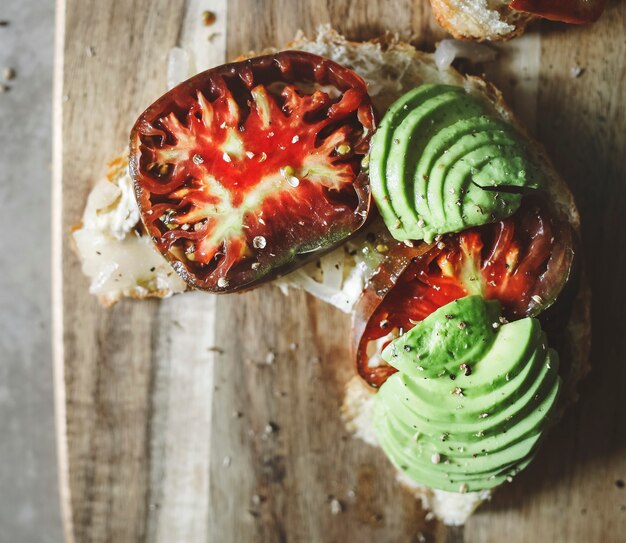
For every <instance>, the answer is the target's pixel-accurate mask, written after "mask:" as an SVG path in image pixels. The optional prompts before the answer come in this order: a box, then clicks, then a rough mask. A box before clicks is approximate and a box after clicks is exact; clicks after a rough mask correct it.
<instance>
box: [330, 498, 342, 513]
mask: <svg viewBox="0 0 626 543" xmlns="http://www.w3.org/2000/svg"><path fill="white" fill-rule="evenodd" d="M342 511H343V506H342V505H341V502H340V501H339V500H338V499H337V498H333V499H331V500H330V512H331V513H332V514H333V515H338V514H339V513H341V512H342Z"/></svg>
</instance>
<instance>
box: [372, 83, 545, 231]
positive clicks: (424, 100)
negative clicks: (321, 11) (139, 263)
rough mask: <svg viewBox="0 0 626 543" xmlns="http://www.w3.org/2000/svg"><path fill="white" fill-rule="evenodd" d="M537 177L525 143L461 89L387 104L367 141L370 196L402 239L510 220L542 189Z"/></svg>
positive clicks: (429, 88) (439, 88)
mask: <svg viewBox="0 0 626 543" xmlns="http://www.w3.org/2000/svg"><path fill="white" fill-rule="evenodd" d="M479 149H482V151H479ZM541 172H542V169H541V167H540V165H539V164H538V163H537V158H536V157H535V156H534V155H533V154H532V153H530V152H529V150H528V147H527V142H526V141H525V139H524V137H523V136H522V135H521V134H520V133H519V132H518V131H517V130H516V129H515V128H514V127H513V126H511V125H510V124H508V123H506V122H504V121H503V120H502V119H500V118H499V117H498V116H497V114H496V113H495V112H494V111H493V110H492V108H491V106H490V104H488V103H487V102H486V101H484V100H483V99H481V98H478V97H477V96H473V95H471V94H469V93H468V92H467V91H465V89H464V88H462V87H454V86H450V85H423V86H420V87H417V88H416V89H414V90H413V91H410V92H409V93H407V94H406V95H405V96H403V97H401V98H400V99H399V100H398V102H396V103H395V104H393V105H392V106H391V108H390V109H389V111H388V112H387V114H386V115H385V116H384V117H383V120H382V122H381V126H380V128H379V130H378V132H377V133H376V134H375V135H374V137H373V138H372V145H371V151H370V181H371V188H372V195H373V197H374V200H375V202H376V204H377V206H378V208H379V210H380V212H381V215H382V217H383V219H384V221H385V224H386V225H387V227H388V228H389V230H390V232H391V233H392V235H393V236H394V237H395V238H396V239H398V240H400V241H405V240H410V239H425V240H426V241H432V239H433V238H434V237H436V236H437V235H441V234H446V233H451V232H457V231H460V230H464V229H466V228H468V227H471V226H479V225H482V224H486V223H488V222H493V221H495V220H499V219H501V218H505V217H508V216H510V215H511V214H513V213H514V212H515V211H516V210H517V208H518V207H519V204H520V201H521V195H520V194H521V193H522V192H523V191H530V190H540V189H541V188H542V187H543V184H544V179H543V175H542V173H541ZM499 187H502V188H506V189H507V190H506V191H498V188H499ZM512 187H513V188H515V189H516V191H511V190H510V189H511V188H512ZM513 192H517V193H513Z"/></svg>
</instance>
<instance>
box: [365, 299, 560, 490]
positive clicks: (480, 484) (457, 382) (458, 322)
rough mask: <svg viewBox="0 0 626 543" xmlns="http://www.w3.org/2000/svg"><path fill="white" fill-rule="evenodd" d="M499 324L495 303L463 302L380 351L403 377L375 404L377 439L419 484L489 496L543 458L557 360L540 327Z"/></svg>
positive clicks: (393, 381) (442, 310) (529, 322)
mask: <svg viewBox="0 0 626 543" xmlns="http://www.w3.org/2000/svg"><path fill="white" fill-rule="evenodd" d="M499 317H500V307H499V304H498V303H497V302H488V301H486V300H484V299H483V298H482V297H481V296H468V297H466V298H461V299H459V300H456V301H454V302H451V303H450V304H448V305H446V306H444V307H442V308H440V309H438V310H437V311H435V312H434V313H432V314H431V315H430V316H429V317H427V318H426V319H424V320H423V321H422V322H420V323H418V324H417V325H416V326H415V327H414V328H413V329H411V330H410V331H408V332H407V333H406V334H404V335H402V336H401V337H400V338H398V339H396V340H394V341H393V342H392V343H391V344H390V345H389V346H388V347H387V348H386V349H385V350H384V351H383V358H384V359H385V360H386V361H388V362H389V363H390V364H392V365H393V366H394V367H396V368H397V369H398V370H399V372H398V373H396V374H394V375H392V376H391V377H389V379H388V380H387V381H386V382H385V383H384V384H383V386H382V387H381V388H380V390H379V392H378V394H377V395H376V398H375V400H374V427H375V431H376V435H377V437H378V439H379V442H380V444H381V447H382V448H383V450H384V451H385V452H386V453H387V455H388V456H389V457H390V458H391V460H392V462H393V463H394V464H395V465H396V466H398V467H399V468H400V469H402V470H403V471H404V472H405V473H406V474H407V475H408V476H409V477H411V478H412V479H414V480H415V481H417V482H418V483H421V484H425V485H428V486H430V487H433V488H440V489H443V490H448V491H453V492H454V491H459V490H460V488H461V487H460V485H461V484H462V485H464V486H463V489H466V490H470V491H475V490H482V489H485V488H491V487H493V486H496V485H497V484H499V482H502V481H503V480H504V479H506V478H507V477H510V476H513V475H514V474H515V473H517V472H518V471H519V470H520V469H522V468H523V467H524V466H525V465H527V464H528V463H529V462H530V460H531V459H532V457H533V456H534V454H535V452H536V449H537V447H538V444H539V442H540V439H541V437H542V435H543V433H544V430H545V428H546V427H547V425H548V423H549V421H550V415H551V413H552V412H553V410H554V406H555V404H556V401H557V398H558V392H559V388H560V378H559V377H558V357H557V356H556V353H555V352H554V351H553V350H551V349H549V348H548V347H547V345H546V337H545V334H544V333H543V332H542V331H541V327H540V325H539V322H538V321H537V320H536V319H531V318H526V319H521V320H518V321H515V322H513V323H508V324H500V320H499ZM426 352H427V353H428V357H427V358H428V360H427V362H424V359H423V358H422V359H421V358H420V354H423V353H426ZM420 364H423V365H420ZM461 364H464V366H463V367H461ZM468 368H470V369H471V371H469V372H468V371H466V370H467V369H468Z"/></svg>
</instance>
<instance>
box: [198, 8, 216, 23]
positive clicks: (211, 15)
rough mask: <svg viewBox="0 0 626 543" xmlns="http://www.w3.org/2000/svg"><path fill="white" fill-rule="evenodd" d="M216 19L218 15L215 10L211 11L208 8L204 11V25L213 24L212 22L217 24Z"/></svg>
mask: <svg viewBox="0 0 626 543" xmlns="http://www.w3.org/2000/svg"><path fill="white" fill-rule="evenodd" d="M216 20H217V15H215V12H214V11H210V10H208V9H207V10H205V11H203V12H202V24H203V25H204V26H211V25H212V24H215V21H216Z"/></svg>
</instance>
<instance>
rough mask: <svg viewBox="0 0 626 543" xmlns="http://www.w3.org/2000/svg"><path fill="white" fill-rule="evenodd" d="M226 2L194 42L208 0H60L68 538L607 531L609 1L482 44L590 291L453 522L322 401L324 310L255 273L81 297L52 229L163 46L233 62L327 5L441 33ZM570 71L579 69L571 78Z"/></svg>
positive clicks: (159, 62) (427, 21) (336, 352)
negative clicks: (171, 292) (573, 241)
mask: <svg viewBox="0 0 626 543" xmlns="http://www.w3.org/2000/svg"><path fill="white" fill-rule="evenodd" d="M213 4H216V2H213ZM216 5H218V6H221V7H220V9H222V7H223V6H225V5H226V2H225V0H224V1H223V3H222V2H221V1H220V2H217V4H216ZM227 5H228V9H227V12H226V13H225V17H226V18H225V20H224V21H223V22H224V23H225V26H224V27H219V29H220V31H219V36H217V37H215V38H214V40H217V41H214V42H211V43H209V42H208V41H205V40H206V34H204V35H198V34H194V31H193V27H194V20H195V19H194V18H195V17H197V16H198V15H199V10H201V9H211V7H212V6H211V5H207V6H204V5H203V3H202V2H201V1H199V0H189V1H187V2H185V1H184V0H150V1H148V0H124V1H122V0H117V1H114V2H108V3H102V2H97V1H96V0H65V1H64V2H61V3H60V4H59V10H62V16H60V17H59V19H60V21H64V24H60V26H63V27H64V29H65V34H64V37H63V36H62V37H61V38H59V51H58V53H59V54H60V55H61V57H62V58H63V60H64V66H63V65H62V64H60V63H59V64H60V68H59V69H60V73H59V74H58V80H57V92H56V102H57V103H56V104H55V107H56V109H57V117H56V122H57V126H56V135H57V142H56V145H57V149H56V152H55V155H56V158H57V160H56V164H55V169H56V172H55V179H56V187H55V195H56V196H55V198H56V200H57V202H56V203H57V209H56V211H55V213H56V217H57V221H56V225H55V229H56V230H55V239H56V243H57V246H56V247H55V255H56V257H55V258H56V263H57V268H58V269H57V270H56V273H57V274H59V273H60V275H58V277H59V280H58V281H56V282H55V286H56V292H55V303H56V306H55V316H56V320H57V323H56V337H55V340H56V354H57V360H56V363H57V374H58V376H59V379H58V381H59V383H58V384H59V389H60V390H59V391H58V395H59V398H60V400H59V401H61V402H62V404H63V407H64V408H65V410H63V409H60V410H59V411H58V413H59V415H60V416H61V417H62V419H61V421H60V425H59V428H60V438H59V439H60V440H61V441H62V443H63V445H62V446H61V447H60V450H61V455H62V458H61V467H62V473H61V479H62V480H63V481H64V488H65V494H64V496H65V497H66V505H67V513H66V518H65V521H66V525H67V527H68V532H69V534H70V539H72V537H73V540H74V541H76V542H79V543H82V542H92V541H93V542H114V543H125V542H133V543H134V542H143V541H149V542H163V543H171V542H179V541H181V542H185V543H193V542H205V541H206V542H209V541H210V542H220V543H222V542H225V543H228V542H237V543H240V542H241V543H246V542H255V543H256V542H272V543H273V542H276V541H288V542H300V541H303V542H304V541H306V542H320V543H329V542H352V541H377V542H396V541H402V542H404V541H407V542H418V541H424V540H425V541H435V542H443V541H449V542H453V541H454V542H461V541H468V542H478V541H480V542H489V541H494V542H495V541H502V540H503V534H506V539H507V541H510V542H511V543H513V542H518V541H519V542H522V541H524V542H526V541H558V542H566V541H567V542H578V541H580V542H583V541H585V542H587V541H606V542H609V543H611V542H618V541H621V540H623V534H624V532H625V529H626V489H620V488H618V487H617V486H616V484H615V481H616V480H618V479H626V460H625V458H626V455H624V449H625V445H626V424H625V423H624V420H626V400H625V399H624V395H623V394H622V393H621V387H622V386H623V383H624V382H625V380H626V370H625V369H624V366H625V364H624V363H625V362H626V335H625V334H623V326H624V323H625V322H626V315H625V310H624V308H625V307H626V295H625V294H624V289H623V288H622V285H621V281H620V278H621V273H620V270H623V269H624V266H626V261H625V260H626V255H625V252H624V247H626V243H625V242H626V240H625V238H624V236H625V235H626V234H624V232H626V215H625V214H624V213H623V209H625V208H626V201H625V199H626V162H625V161H624V155H625V153H626V136H625V134H626V112H625V110H624V107H625V106H624V99H625V98H626V84H625V77H626V75H625V58H626V44H625V42H624V39H625V38H624V37H625V36H626V4H624V3H623V2H621V3H619V2H615V3H613V4H612V5H611V6H610V7H609V10H608V12H607V14H605V16H604V17H603V18H602V19H601V21H600V22H599V23H598V24H596V25H594V26H590V27H586V28H573V27H561V26H558V25H552V24H545V25H538V27H536V29H535V31H533V32H532V33H531V34H529V35H528V36H526V37H524V38H523V39H522V40H519V41H516V42H513V43H512V44H508V45H503V46H499V48H500V50H501V62H500V63H499V64H498V65H497V66H495V67H490V68H489V75H490V77H492V78H493V79H494V80H495V82H496V83H497V84H498V85H499V86H501V87H502V88H503V89H504V91H505V95H506V96H507V98H508V99H509V100H510V102H511V103H512V105H513V108H514V109H515V110H516V111H518V112H519V113H521V115H522V117H523V118H524V119H525V120H526V122H527V124H529V125H530V128H531V130H533V131H534V132H535V133H537V134H538V136H539V138H540V139H541V140H542V141H543V142H544V143H545V144H546V145H547V147H548V149H549V151H550V153H551V154H552V156H553V157H554V158H555V160H556V162H557V165H558V166H559V168H560V169H561V170H562V171H563V173H564V174H566V178H567V179H568V180H569V181H570V183H571V186H572V188H573V190H574V192H575V193H576V196H577V197H578V201H579V204H580V207H581V211H582V215H583V221H584V231H583V245H584V249H585V254H586V259H587V264H588V269H589V270H590V275H591V280H592V284H593V286H594V294H595V300H596V303H595V305H594V314H593V317H594V334H595V342H594V350H593V362H594V365H595V371H594V373H593V375H592V377H591V378H590V379H589V380H588V381H587V382H586V383H585V384H584V385H583V387H582V389H581V392H582V398H581V402H580V403H579V404H578V406H576V407H575V408H574V409H573V410H571V411H570V413H569V414H568V415H567V417H566V419H565V420H564V421H563V423H562V424H561V425H560V426H559V427H558V428H557V430H556V431H555V432H554V433H553V435H552V436H551V437H550V438H549V439H548V442H547V443H546V446H545V447H544V449H543V451H542V453H541V454H540V456H539V457H538V459H537V460H536V461H535V462H534V464H533V465H532V466H531V467H530V468H529V469H528V470H527V471H526V472H525V473H523V474H522V475H520V476H519V477H518V478H517V479H516V481H515V483H514V484H513V485H510V486H506V487H505V488H503V489H502V490H500V491H499V492H498V493H497V494H496V495H495V497H494V499H493V501H492V502H491V503H490V504H488V505H486V506H483V508H481V510H480V511H479V512H478V513H477V514H476V515H475V516H474V517H473V518H472V519H471V520H470V522H469V523H468V525H467V526H466V527H465V529H460V528H456V529H447V528H445V527H443V526H441V525H440V524H438V523H437V522H434V521H426V520H425V513H424V512H423V511H422V510H421V508H420V506H419V504H418V503H416V501H415V500H414V499H413V498H412V497H411V496H409V495H408V494H407V493H406V492H404V491H402V490H401V489H400V488H399V487H398V485H397V484H396V483H395V481H394V478H393V470H392V468H391V466H390V465H389V463H388V462H387V461H386V459H385V458H384V456H383V454H382V453H381V452H380V451H377V450H374V449H372V448H370V447H368V446H366V445H364V444H363V443H361V442H359V441H356V440H354V439H352V438H351V437H350V436H348V435H347V434H346V432H345V430H344V428H343V425H342V423H341V421H340V420H339V414H338V411H339V406H340V404H341V401H342V396H343V386H344V383H345V382H346V381H347V379H348V378H349V377H350V376H351V375H352V368H351V365H350V363H349V360H348V354H347V346H348V341H347V339H348V334H349V320H348V318H347V317H346V316H345V315H343V314H341V313H339V312H338V311H336V310H334V309H333V308H331V307H329V306H327V305H325V304H323V303H322V302H319V301H316V300H314V299H312V298H311V297H309V296H306V295H304V294H302V293H292V294H290V296H289V297H288V298H287V297H285V296H283V295H282V294H281V293H280V292H279V291H278V290H277V289H275V288H273V287H263V288H261V289H258V290H256V291H254V292H251V293H247V294H241V295H234V296H230V297H219V298H214V297H211V296H207V295H202V294H199V293H198V294H191V295H189V294H185V295H182V296H177V297H175V298H172V299H169V300H165V301H162V302H156V301H149V302H129V301H125V302H122V303H119V304H118V305H116V306H115V307H114V308H113V309H111V310H108V311H107V310H103V309H101V308H100V307H99V306H98V304H97V302H96V300H95V299H94V298H93V297H92V296H90V295H89V294H88V292H87V289H88V284H87V280H86V279H85V278H84V277H83V275H82V273H81V271H80V266H79V263H78V260H77V258H76V257H75V256H74V254H73V252H72V249H71V246H70V241H69V237H68V235H67V232H68V230H69V228H70V227H71V226H72V225H73V224H76V223H77V222H78V221H79V220H80V216H81V214H82V209H83V206H84V203H85V199H86V196H87V193H88V191H89V189H90V187H91V185H92V183H93V181H94V180H95V178H96V177H97V175H98V174H99V173H101V172H102V170H103V165H104V164H105V163H106V161H107V160H109V159H110V158H111V156H112V155H114V154H115V153H117V152H119V150H121V149H122V148H123V146H124V145H125V142H126V139H127V134H128V129H129V127H130V124H131V123H132V121H133V120H134V119H135V118H136V117H137V115H138V114H139V113H140V112H141V111H142V110H143V109H144V108H145V106H146V105H147V104H149V103H150V102H151V101H152V100H154V99H155V98H156V97H158V96H159V95H160V94H161V93H162V92H163V90H164V84H165V77H164V72H165V58H166V55H167V51H168V50H169V48H170V47H172V46H174V45H177V44H181V43H184V44H185V45H187V46H188V44H190V43H195V44H196V46H195V47H196V50H198V45H199V44H201V43H202V41H205V43H206V47H207V49H206V56H205V57H204V60H203V59H202V58H200V57H199V58H198V66H205V65H206V64H207V63H210V62H218V60H217V59H218V58H219V55H224V48H226V55H227V57H228V58H233V57H235V56H237V55H239V54H240V53H242V52H246V51H249V50H252V49H254V50H261V49H263V48H265V47H268V46H274V45H277V44H281V43H285V42H287V41H288V40H290V39H291V38H292V37H293V35H294V34H295V31H296V30H297V29H299V28H301V29H303V30H304V31H305V32H307V33H309V34H312V33H313V31H314V29H315V27H316V26H317V25H318V24H320V23H326V22H330V23H331V24H332V25H333V26H335V27H336V28H337V29H338V30H339V31H340V32H342V33H344V34H346V35H347V36H348V37H350V38H356V39H358V38H371V37H374V36H376V35H379V34H381V33H382V32H384V31H385V30H387V29H390V30H393V31H394V32H397V33H398V34H399V35H400V36H401V37H403V38H407V39H408V38H411V37H413V39H414V40H415V42H416V43H417V44H418V45H420V46H421V47H425V48H431V47H432V44H433V41H434V39H436V38H437V37H439V36H441V33H440V31H439V30H438V29H437V28H436V27H435V26H434V24H433V22H432V18H431V15H430V11H429V10H430V8H429V6H428V3H427V2H425V1H419V0H414V1H410V0H395V1H393V2H391V1H390V2H371V1H366V0H356V1H348V0H345V1H334V2H325V1H322V0H310V1H297V2H292V1H287V0H261V1H255V2H253V1H245V0H229V1H228V2H227ZM216 11H219V10H217V9H216ZM219 13H220V14H222V13H224V11H219ZM220 20H221V17H220ZM222 29H223V31H222ZM539 31H540V33H539ZM206 32H207V33H208V32H209V30H208V29H207V30H206ZM198 40H201V41H198ZM89 47H93V50H88V48H89ZM200 50H201V51H202V47H200ZM92 52H93V55H92ZM575 66H580V67H582V68H584V72H583V74H582V75H581V76H580V77H579V78H573V77H572V76H571V69H572V68H573V67H575ZM64 97H65V98H64ZM61 279H62V282H61ZM216 347H217V349H216ZM268 361H271V362H272V363H269V364H268ZM333 499H336V500H338V501H339V502H340V504H341V509H342V511H341V512H340V513H339V514H336V515H334V514H332V512H331V506H330V504H331V501H332V500H333ZM70 513H71V514H70Z"/></svg>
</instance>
